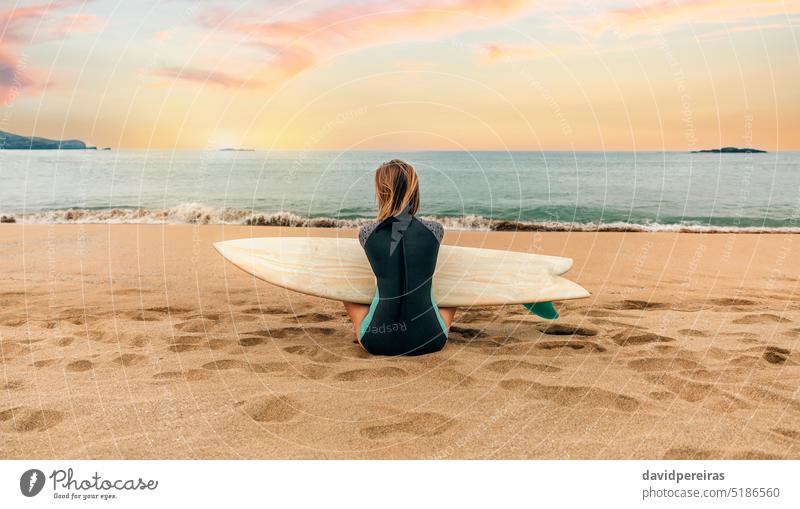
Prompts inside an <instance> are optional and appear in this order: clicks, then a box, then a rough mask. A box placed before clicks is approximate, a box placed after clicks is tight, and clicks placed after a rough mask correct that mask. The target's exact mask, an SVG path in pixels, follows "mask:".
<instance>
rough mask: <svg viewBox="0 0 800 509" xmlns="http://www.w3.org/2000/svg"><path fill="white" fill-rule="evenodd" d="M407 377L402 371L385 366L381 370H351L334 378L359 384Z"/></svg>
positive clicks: (404, 371) (406, 373)
mask: <svg viewBox="0 0 800 509" xmlns="http://www.w3.org/2000/svg"><path fill="white" fill-rule="evenodd" d="M404 376H408V372H407V371H406V370H404V369H400V368H395V367H393V366H387V367H383V368H364V369H353V370H350V371H344V372H342V373H338V374H337V375H336V376H334V378H335V379H336V380H341V381H344V382H359V381H362V380H374V379H376V378H402V377H404Z"/></svg>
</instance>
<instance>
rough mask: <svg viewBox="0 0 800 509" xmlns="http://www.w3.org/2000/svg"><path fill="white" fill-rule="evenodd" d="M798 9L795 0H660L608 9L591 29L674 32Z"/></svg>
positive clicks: (799, 5) (628, 33) (626, 33)
mask: <svg viewBox="0 0 800 509" xmlns="http://www.w3.org/2000/svg"><path fill="white" fill-rule="evenodd" d="M797 12H800V1H798V0H788V1H787V0H726V1H724V2H720V1H718V0H683V1H676V0H659V1H656V2H650V3H645V4H642V5H640V6H636V7H627V8H622V9H614V10H611V11H609V12H608V13H607V14H606V15H604V16H602V17H601V21H600V23H595V25H594V31H595V33H597V34H601V33H603V32H606V31H609V30H612V31H615V32H617V33H619V34H620V35H622V36H632V35H640V34H653V33H658V32H669V31H674V30H676V29H679V28H681V27H683V26H686V25H691V24H695V23H697V24H700V23H713V24H719V23H732V22H737V21H747V20H756V19H762V18H765V17H769V16H776V15H782V14H783V15H788V14H793V13H797Z"/></svg>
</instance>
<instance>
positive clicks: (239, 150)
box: [219, 148, 256, 152]
mask: <svg viewBox="0 0 800 509" xmlns="http://www.w3.org/2000/svg"><path fill="white" fill-rule="evenodd" d="M219 151H220V152H255V151H256V149H254V148H221V149H219Z"/></svg>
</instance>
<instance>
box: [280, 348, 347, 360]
mask: <svg viewBox="0 0 800 509" xmlns="http://www.w3.org/2000/svg"><path fill="white" fill-rule="evenodd" d="M283 351H284V352H286V353H290V354H294V355H302V356H303V357H306V358H308V359H311V360H313V361H315V362H322V363H331V362H339V361H341V360H342V358H341V357H340V356H338V355H336V354H334V353H332V352H329V351H327V350H324V349H322V348H320V347H318V346H313V345H294V346H287V347H286V348H284V349H283Z"/></svg>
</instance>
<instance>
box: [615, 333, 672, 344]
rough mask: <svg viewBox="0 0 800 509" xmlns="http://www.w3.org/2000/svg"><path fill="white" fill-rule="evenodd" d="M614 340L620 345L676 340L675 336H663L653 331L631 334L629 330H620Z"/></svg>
mask: <svg viewBox="0 0 800 509" xmlns="http://www.w3.org/2000/svg"><path fill="white" fill-rule="evenodd" d="M612 339H613V340H614V342H615V343H616V344H618V345H620V346H636V345H646V344H649V343H669V342H670V341H675V339H674V338H670V337H667V336H661V335H660V334H654V333H652V332H645V333H644V334H629V333H628V332H620V333H619V334H616V335H615V336H613V337H612Z"/></svg>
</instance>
